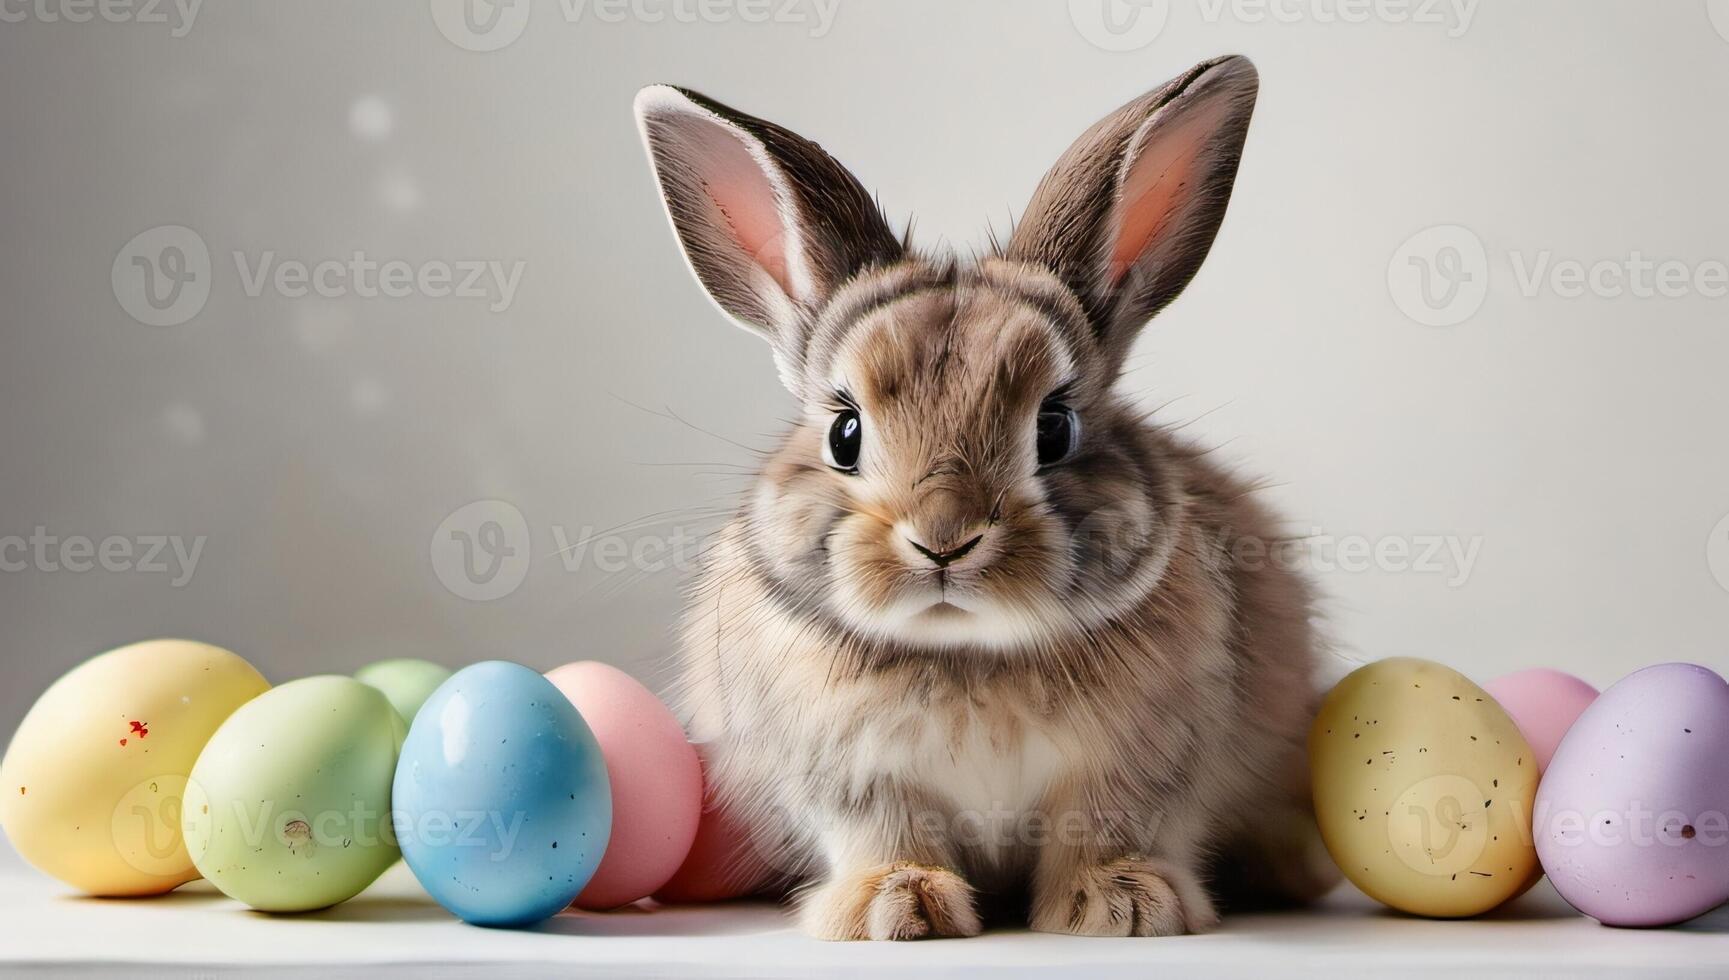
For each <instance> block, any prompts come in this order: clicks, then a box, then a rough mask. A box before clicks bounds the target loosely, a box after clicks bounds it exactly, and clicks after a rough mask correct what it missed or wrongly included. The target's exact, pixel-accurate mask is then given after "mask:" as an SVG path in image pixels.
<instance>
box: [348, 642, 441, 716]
mask: <svg viewBox="0 0 1729 980" xmlns="http://www.w3.org/2000/svg"><path fill="white" fill-rule="evenodd" d="M354 677H355V679H356V680H358V681H361V682H363V683H366V684H371V685H372V686H373V687H376V688H378V689H379V690H380V691H383V692H384V696H385V697H387V698H389V699H390V703H391V704H392V705H393V706H395V708H396V713H397V714H399V715H401V716H402V720H403V721H405V722H408V723H411V724H412V723H413V721H414V715H415V713H416V712H418V711H419V710H420V706H421V705H423V704H425V703H426V699H427V698H429V697H431V696H432V692H433V691H436V690H438V685H440V684H443V683H444V682H445V681H447V680H449V679H450V668H448V667H443V666H440V665H438V664H435V663H433V662H432V661H430V660H416V659H414V658H413V657H398V658H396V659H394V660H380V661H378V662H377V663H375V664H367V665H366V666H364V667H362V668H360V669H359V670H357V671H355V672H354Z"/></svg>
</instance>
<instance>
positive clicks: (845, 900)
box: [801, 861, 980, 939]
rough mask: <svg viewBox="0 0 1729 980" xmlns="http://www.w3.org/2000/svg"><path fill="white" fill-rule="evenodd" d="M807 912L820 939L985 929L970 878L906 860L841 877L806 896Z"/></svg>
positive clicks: (903, 936) (919, 935)
mask: <svg viewBox="0 0 1729 980" xmlns="http://www.w3.org/2000/svg"><path fill="white" fill-rule="evenodd" d="M801 917H802V919H803V923H804V929H805V931H806V932H808V933H810V934H811V935H812V936H815V937H816V938H818V939H925V938H936V937H942V936H976V935H978V934H979V928H980V926H979V916H978V913H977V912H976V911H974V909H973V890H972V887H971V886H970V885H968V884H967V883H966V881H965V879H963V878H961V876H960V875H958V874H955V873H954V872H953V871H949V870H947V869H945V868H932V867H927V866H925V865H921V864H912V863H910V862H906V861H897V862H895V863H894V864H886V865H883V866H882V867H878V868H872V869H871V870H869V871H865V872H863V873H859V874H852V875H840V876H837V877H836V878H834V879H832V880H830V881H829V882H828V883H827V884H825V885H823V886H822V887H821V888H818V889H817V890H816V891H814V892H812V893H810V895H808V896H807V897H806V898H805V900H804V904H803V908H802V915H801Z"/></svg>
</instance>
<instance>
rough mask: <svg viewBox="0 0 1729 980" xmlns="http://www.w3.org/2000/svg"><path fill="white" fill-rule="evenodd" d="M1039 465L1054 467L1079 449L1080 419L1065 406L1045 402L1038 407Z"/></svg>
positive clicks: (1072, 410)
mask: <svg viewBox="0 0 1729 980" xmlns="http://www.w3.org/2000/svg"><path fill="white" fill-rule="evenodd" d="M1038 445H1039V465H1040V466H1055V465H1057V464H1058V463H1061V462H1063V461H1064V460H1067V459H1068V458H1069V457H1071V456H1073V455H1074V454H1075V451H1076V450H1077V449H1080V448H1081V419H1080V416H1078V415H1076V414H1075V410H1074V409H1072V408H1070V407H1068V406H1067V405H1063V404H1060V403H1058V402H1054V401H1047V402H1045V403H1044V404H1043V405H1040V406H1039V435H1038Z"/></svg>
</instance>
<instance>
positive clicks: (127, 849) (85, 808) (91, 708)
mask: <svg viewBox="0 0 1729 980" xmlns="http://www.w3.org/2000/svg"><path fill="white" fill-rule="evenodd" d="M269 686H270V685H269V684H268V683H267V682H266V681H265V680H264V677H263V676H262V675H260V674H259V673H258V671H257V670H255V669H253V667H252V665H251V664H249V663H247V662H246V661H245V660H242V659H241V658H240V657H238V656H235V655H234V654H232V653H229V652H228V651H227V650H223V649H221V648H220V647H214V646H210V645H209V644H206V643H196V642H193V641H191V640H150V641H147V642H144V643H135V644H133V645H131V646H127V647H121V648H120V649H118V650H111V651H109V652H108V653H104V654H102V655H100V656H98V657H95V658H92V659H90V660H87V661H85V662H84V663H82V664H80V665H79V666H77V667H75V668H73V669H72V671H71V672H69V673H68V674H66V675H65V676H64V677H61V678H60V679H59V680H58V681H55V682H54V684H53V685H52V686H50V687H49V688H48V690H47V691H46V692H44V693H43V695H42V697H41V698H39V699H38V700H37V701H36V704H35V705H34V706H33V707H32V708H31V709H30V712H29V714H27V715H25V716H24V722H23V724H21V725H19V726H18V731H17V733H16V734H15V735H13V737H12V742H11V745H10V746H9V747H8V748H7V750H6V758H5V761H4V762H3V763H0V825H4V827H5V828H6V836H7V838H8V839H9V840H10V841H11V842H12V846H13V847H15V848H17V850H18V853H19V854H21V855H23V856H24V858H25V859H26V860H28V861H29V862H30V863H31V864H33V865H35V866H36V867H37V868H39V869H41V870H42V871H44V872H46V873H48V874H50V875H53V876H54V877H56V878H58V879H60V880H61V881H64V882H66V883H67V884H69V885H72V886H73V887H75V888H78V889H80V890H82V891H85V892H88V893H90V894H92V895H153V894H158V893H161V892H166V891H169V890H171V889H173V888H175V887H176V886H178V885H181V884H183V883H185V882H188V881H191V880H192V879H194V878H197V877H198V872H197V871H196V870H195V869H194V868H193V866H192V859H191V857H190V856H189V855H188V854H187V853H186V845H185V843H184V841H183V840H182V838H181V832H180V823H181V812H180V805H181V794H182V792H183V790H184V789H185V787H186V780H187V775H188V774H189V773H190V772H191V771H192V764H193V763H194V762H195V761H196V760H197V759H198V753H199V752H200V751H201V750H202V749H203V748H204V743H205V742H207V741H208V740H209V739H210V736H211V734H213V733H214V732H215V731H216V729H217V727H218V726H220V725H221V724H222V722H223V720H224V719H226V718H227V717H228V716H229V715H230V714H231V713H233V711H234V709H236V708H238V707H240V706H241V705H242V704H245V703H246V702H247V701H250V700H251V699H252V698H254V697H256V696H257V695H259V694H261V693H263V692H264V691H265V690H266V689H268V688H269Z"/></svg>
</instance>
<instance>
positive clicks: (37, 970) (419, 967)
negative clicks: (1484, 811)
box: [0, 842, 1729, 980]
mask: <svg viewBox="0 0 1729 980" xmlns="http://www.w3.org/2000/svg"><path fill="white" fill-rule="evenodd" d="M1369 972H1373V973H1377V974H1388V975H1397V976H1412V975H1444V976H1447V977H1449V978H1451V980H1459V978H1467V977H1468V978H1470V980H1481V978H1483V977H1493V976H1522V977H1530V976H1540V975H1541V976H1576V975H1598V976H1624V977H1647V976H1659V975H1672V976H1712V977H1719V978H1721V977H1726V976H1729V906H1726V907H1724V908H1720V909H1718V910H1717V911H1716V912H1714V913H1711V914H1710V915H1707V916H1705V917H1703V918H1701V919H1697V920H1695V921H1693V922H1691V923H1688V924H1686V925H1683V926H1679V927H1674V928H1670V929H1659V930H1625V929H1609V928H1605V927H1603V926H1599V925H1597V924H1596V923H1595V922H1593V921H1591V920H1590V919H1586V918H1584V917H1582V916H1579V915H1577V914H1576V913H1574V912H1573V911H1572V910H1571V909H1569V908H1568V907H1567V906H1566V905H1565V904H1564V903H1563V902H1562V901H1561V900H1560V898H1559V897H1557V896H1556V895H1555V893H1554V892H1553V890H1551V889H1550V888H1549V887H1548V886H1547V885H1546V884H1545V885H1541V886H1539V887H1538V888H1537V889H1534V890H1533V891H1532V892H1531V894H1529V895H1527V896H1525V897H1524V898H1522V899H1520V900H1519V901H1518V902H1516V903H1514V904H1513V905H1512V906H1510V907H1509V908H1507V909H1504V910H1501V911H1499V912H1498V913H1496V914H1495V915H1493V916H1490V917H1488V918H1484V919H1477V920H1473V921H1463V922H1435V921H1427V920H1422V919H1414V918H1409V917H1405V916H1401V915H1397V914H1394V913H1391V912H1388V911H1386V910H1384V909H1381V908H1379V907H1378V906H1376V905H1375V904H1374V903H1372V902H1370V901H1369V900H1368V899H1366V898H1364V897H1363V896H1362V895H1361V894H1360V893H1357V892H1355V891H1353V890H1351V889H1348V888H1347V889H1342V890H1341V891H1339V892H1337V893H1335V894H1334V895H1333V896H1332V897H1331V898H1329V899H1328V900H1327V901H1326V902H1325V903H1323V904H1322V905H1321V906H1319V907H1318V908H1314V909H1309V910H1305V911H1300V912H1284V913H1276V914H1263V915H1248V916H1242V917H1237V918H1228V919H1226V921H1225V924H1224V926H1223V927H1222V928H1221V929H1220V930H1219V931H1218V932H1216V933H1213V934H1211V935H1206V936H1185V937H1179V938H1172V939H1086V938H1080V937H1071V936H1048V935H1038V934H1033V933H1029V932H1025V931H1002V932H993V933H987V934H986V935H985V936H983V937H980V938H977V939H962V940H942V941H926V942H916V943H822V942H816V941H814V940H811V939H807V938H805V937H804V936H803V935H801V934H799V933H798V932H797V931H796V930H795V929H793V928H792V927H791V924H790V922H789V921H788V919H787V918H786V916H785V914H784V913H783V912H782V910H781V909H780V908H778V907H776V906H774V905H772V904H768V903H748V902H747V903H727V904H722V905H713V906H690V907H682V908H655V909H642V910H628V911H623V912H614V913H608V914H605V915H589V914H577V913H566V914H564V915H561V916H559V917H557V918H555V919H553V920H551V921H550V922H547V923H544V924H543V925H541V926H540V927H539V928H536V929H532V930H521V931H505V930H494V929H480V928H475V927H473V926H466V925H463V924H462V923H460V922H457V921H456V920H455V919H453V918H451V917H450V916H449V915H448V914H446V913H445V912H444V910H443V909H441V908H439V907H438V906H437V905H436V904H434V903H433V902H432V901H431V899H429V898H427V897H426V896H425V894H424V893H423V892H421V890H420V888H419V886H418V885H417V884H416V883H415V881H414V878H413V876H412V875H410V874H409V873H408V869H407V868H406V867H405V866H403V865H401V864H400V863H399V864H398V865H397V866H396V867H394V868H392V869H391V870H390V871H389V872H388V873H386V874H385V876H384V877H383V878H381V879H380V880H379V881H378V883H377V884H375V885H374V886H373V887H372V888H371V889H369V890H368V891H367V892H366V893H365V894H363V895H361V896H359V897H358V898H356V899H354V900H353V901H350V902H347V903H345V904H343V905H340V906H337V907H336V908H334V909H328V910H326V911H323V912H316V913H311V914H306V915H297V916H280V915H265V914H262V913H258V912H252V911H250V910H247V909H246V908H244V907H242V906H240V905H239V904H238V903H235V902H233V901H230V900H229V899H227V898H225V897H224V896H222V895H221V894H219V893H218V892H216V891H215V890H214V889H212V888H211V887H210V886H209V885H208V884H205V883H204V882H195V883H193V884H189V885H186V886H184V887H182V888H181V889H179V890H178V891H176V892H174V893H173V894H171V895H167V896H163V897H160V898H153V899H133V900H120V899H92V898H85V897H80V896H77V895H74V894H72V893H71V892H70V891H69V890H68V889H66V888H65V887H64V886H61V885H60V884H58V883H57V882H54V881H52V880H50V879H48V878H46V877H44V876H42V875H39V874H37V873H36V872H34V871H32V870H31V869H29V868H27V867H25V866H24V865H23V864H22V862H21V861H20V860H19V858H18V857H17V855H16V854H15V853H13V852H12V850H11V849H10V848H9V847H8V846H6V845H5V844H4V843H3V842H0V976H6V977H12V976H30V975H37V974H51V975H55V976H73V975H113V976H119V975H124V976H125V977H126V978H128V980H139V978H144V977H154V976H183V975H187V974H196V975H198V976H212V975H217V974H233V975H241V974H244V975H246V976H257V975H287V974H299V973H315V974H319V975H323V976H348V975H364V976H366V977H369V978H383V977H389V976H416V977H420V976H430V977H462V976H487V977H498V976H549V975H556V976H560V977H588V976H594V977H674V976H709V977H807V976H832V975H842V976H846V975H857V976H864V975H872V976H874V975H881V974H888V975H891V976H894V977H896V978H897V980H912V978H918V977H954V976H990V977H992V978H1001V977H1020V976H1052V977H1071V976H1086V977H1112V976H1123V977H1128V976H1136V977H1144V976H1151V975H1154V974H1161V975H1163V976H1167V977H1181V976H1186V975H1190V974H1200V975H1205V976H1253V977H1257V978H1262V980H1265V978H1269V977H1273V976H1280V977H1282V976H1289V975H1329V976H1337V975H1339V974H1358V973H1369Z"/></svg>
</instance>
